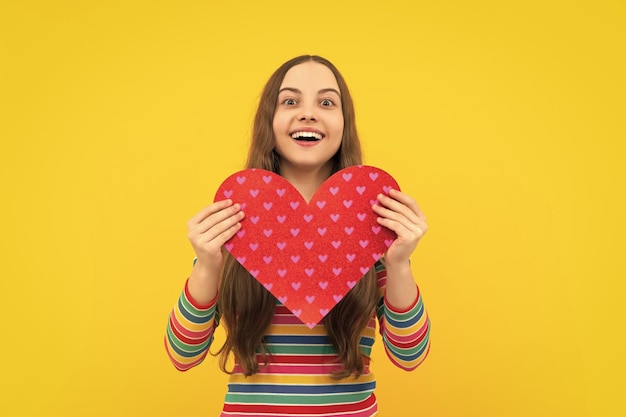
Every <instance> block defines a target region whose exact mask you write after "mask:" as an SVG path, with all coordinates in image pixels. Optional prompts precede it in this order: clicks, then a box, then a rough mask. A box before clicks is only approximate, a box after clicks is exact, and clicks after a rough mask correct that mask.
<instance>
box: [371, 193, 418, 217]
mask: <svg viewBox="0 0 626 417" xmlns="http://www.w3.org/2000/svg"><path fill="white" fill-rule="evenodd" d="M405 201H406V200H405ZM378 202H379V203H380V204H382V205H383V206H384V207H386V208H387V209H389V210H391V211H394V212H396V213H400V214H402V215H403V216H405V217H406V218H408V219H409V220H410V221H412V222H414V223H415V222H417V221H418V220H419V216H418V215H417V214H416V213H415V211H413V209H411V207H409V206H408V205H407V204H405V203H404V202H402V201H399V200H396V199H394V198H391V197H389V196H386V195H384V194H379V195H378Z"/></svg>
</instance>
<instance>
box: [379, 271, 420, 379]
mask: <svg viewBox="0 0 626 417" xmlns="http://www.w3.org/2000/svg"><path fill="white" fill-rule="evenodd" d="M376 272H377V274H378V285H379V288H380V291H381V299H380V301H379V303H378V310H377V313H376V314H377V316H378V320H379V323H380V334H381V336H382V339H383V344H384V346H385V351H386V352H387V356H388V357H389V359H390V360H391V362H393V363H394V364H395V365H396V366H397V367H399V368H401V369H404V370H407V371H412V370H414V369H415V368H417V367H418V366H419V364H420V363H422V362H423V361H424V359H426V356H427V355H428V352H429V348H430V319H429V318H428V313H427V312H426V309H425V308H424V303H423V301H422V295H421V292H420V291H419V288H418V290H417V298H416V299H415V301H414V302H413V304H412V305H411V306H410V307H409V308H407V309H405V310H402V311H400V310H398V309H395V308H394V307H392V306H391V305H390V304H389V303H388V302H387V299H386V298H385V296H384V294H385V285H386V280H387V273H386V271H385V268H384V266H383V265H382V263H380V262H379V263H378V264H377V265H376Z"/></svg>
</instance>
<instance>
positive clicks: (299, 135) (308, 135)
mask: <svg viewBox="0 0 626 417" xmlns="http://www.w3.org/2000/svg"><path fill="white" fill-rule="evenodd" d="M323 137H324V135H323V134H322V133H320V132H317V131H308V130H298V131H296V132H293V133H292V134H291V138H292V139H294V140H297V141H304V142H317V141H319V140H322V138H323Z"/></svg>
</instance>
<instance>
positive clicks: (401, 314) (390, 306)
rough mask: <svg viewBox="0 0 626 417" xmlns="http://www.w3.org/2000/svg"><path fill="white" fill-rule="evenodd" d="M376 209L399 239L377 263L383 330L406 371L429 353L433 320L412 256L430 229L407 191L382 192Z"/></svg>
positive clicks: (381, 221) (393, 356)
mask: <svg viewBox="0 0 626 417" xmlns="http://www.w3.org/2000/svg"><path fill="white" fill-rule="evenodd" d="M372 208H373V210H374V212H375V213H376V214H378V216H379V218H378V223H379V224H381V225H383V226H385V227H387V228H389V229H391V230H393V231H394V232H395V233H396V235H397V238H396V239H395V240H394V242H393V243H392V244H391V246H390V247H389V249H388V250H387V253H386V254H385V257H384V260H385V262H384V266H382V264H381V265H380V266H378V265H377V272H378V276H379V287H380V288H381V293H382V297H381V301H380V303H379V308H378V319H379V321H380V331H381V335H382V337H383V341H384V344H385V350H386V351H387V354H388V356H389V358H390V359H391V361H392V362H393V363H394V364H396V365H397V366H398V367H400V368H402V369H406V370H413V369H415V368H416V367H417V366H418V365H419V364H420V363H421V362H422V361H423V360H424V359H425V358H426V356H427V355H428V351H429V348H430V320H429V318H428V314H427V313H426V310H425V309H424V304H423V302H422V298H421V293H420V291H419V289H418V288H417V285H416V284H415V280H414V279H413V273H412V272H411V266H410V261H409V257H410V255H411V254H412V253H413V251H414V250H415V248H416V247H417V244H418V242H419V240H420V239H421V238H422V237H423V236H424V234H425V233H426V231H427V230H428V226H427V224H426V217H425V216H424V213H422V211H421V210H420V209H419V207H418V206H417V203H416V202H415V201H414V200H413V199H412V198H411V197H409V196H407V195H406V194H403V193H401V192H400V191H397V190H391V191H390V192H389V196H385V195H379V196H378V204H376V205H374V206H373V207H372Z"/></svg>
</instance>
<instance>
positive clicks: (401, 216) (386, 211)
mask: <svg viewBox="0 0 626 417" xmlns="http://www.w3.org/2000/svg"><path fill="white" fill-rule="evenodd" d="M396 204H397V205H398V207H395V208H396V210H393V209H391V208H387V207H385V206H382V205H378V204H376V205H374V206H372V209H373V210H374V212H375V213H376V214H378V215H379V216H380V217H382V218H386V219H389V220H394V221H396V222H398V223H401V224H402V225H404V226H405V227H406V228H407V229H410V228H411V226H412V225H415V224H416V223H417V222H419V218H418V217H417V216H416V215H415V213H412V212H411V211H410V210H409V209H408V208H407V207H406V206H403V205H401V204H400V203H398V202H396ZM402 207H404V208H402Z"/></svg>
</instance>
